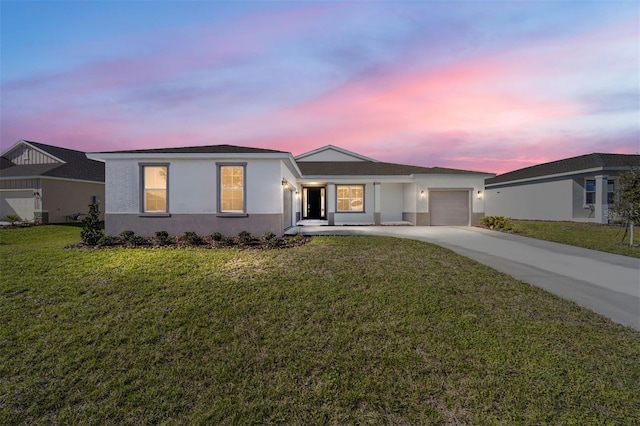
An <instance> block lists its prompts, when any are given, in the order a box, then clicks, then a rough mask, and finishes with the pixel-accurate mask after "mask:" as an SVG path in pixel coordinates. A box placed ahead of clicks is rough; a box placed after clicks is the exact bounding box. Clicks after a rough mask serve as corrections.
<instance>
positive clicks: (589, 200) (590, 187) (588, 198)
mask: <svg viewBox="0 0 640 426" xmlns="http://www.w3.org/2000/svg"><path fill="white" fill-rule="evenodd" d="M584 203H585V204H595V203H596V180H595V179H586V180H585V181H584Z"/></svg>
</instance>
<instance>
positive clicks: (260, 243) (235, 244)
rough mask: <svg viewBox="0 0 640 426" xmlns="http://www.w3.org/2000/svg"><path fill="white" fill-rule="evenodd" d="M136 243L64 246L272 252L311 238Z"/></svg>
mask: <svg viewBox="0 0 640 426" xmlns="http://www.w3.org/2000/svg"><path fill="white" fill-rule="evenodd" d="M137 238H138V241H136V242H135V243H132V242H130V241H128V240H126V239H124V238H122V237H114V238H113V240H112V241H109V242H108V243H107V244H96V245H89V244H85V243H77V244H71V245H69V246H66V247H65V248H66V249H70V250H105V249H114V248H127V249H187V248H202V249H240V250H274V249H287V248H293V247H298V246H301V245H304V244H306V243H308V242H309V241H311V237H308V236H303V235H295V236H284V237H280V239H279V244H273V243H272V244H269V243H268V242H267V241H264V240H263V239H261V238H260V239H258V238H254V239H252V240H251V242H249V243H241V242H240V241H239V239H238V237H227V239H226V241H215V240H214V239H213V238H211V236H201V237H200V239H201V242H200V243H199V244H191V243H189V242H188V241H186V240H185V239H184V237H179V236H174V237H170V238H169V242H168V243H167V244H160V243H159V242H158V240H157V239H156V238H155V237H137Z"/></svg>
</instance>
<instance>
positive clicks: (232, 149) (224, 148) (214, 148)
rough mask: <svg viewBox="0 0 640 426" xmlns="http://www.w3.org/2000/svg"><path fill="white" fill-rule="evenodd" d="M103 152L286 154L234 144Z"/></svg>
mask: <svg viewBox="0 0 640 426" xmlns="http://www.w3.org/2000/svg"><path fill="white" fill-rule="evenodd" d="M103 154H288V153H287V152H285V151H277V150H275V149H264V148H250V147H246V146H235V145H205V146H186V147H178V148H151V149H133V150H128V151H109V152H104V153H103Z"/></svg>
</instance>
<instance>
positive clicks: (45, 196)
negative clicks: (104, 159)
mask: <svg viewBox="0 0 640 426" xmlns="http://www.w3.org/2000/svg"><path fill="white" fill-rule="evenodd" d="M102 200H104V163H101V162H99V161H94V160H90V159H88V158H87V156H86V154H85V153H84V152H81V151H76V150H72V149H67V148H60V147H57V146H52V145H46V144H43V143H38V142H30V141H25V140H21V141H18V142H17V143H16V144H15V145H13V146H12V147H10V148H9V149H7V150H6V151H4V152H3V153H2V154H1V155H0V220H2V219H3V218H4V217H5V216H7V215H18V216H20V218H22V219H23V220H26V221H37V222H42V223H63V222H68V221H70V220H74V219H76V220H77V218H78V216H77V215H78V213H83V214H86V213H87V212H88V210H89V205H90V204H93V203H95V202H100V201H102Z"/></svg>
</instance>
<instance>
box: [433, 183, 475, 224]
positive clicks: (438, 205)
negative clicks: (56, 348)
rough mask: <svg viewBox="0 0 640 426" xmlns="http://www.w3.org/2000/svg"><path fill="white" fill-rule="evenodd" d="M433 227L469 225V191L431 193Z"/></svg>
mask: <svg viewBox="0 0 640 426" xmlns="http://www.w3.org/2000/svg"><path fill="white" fill-rule="evenodd" d="M429 212H430V213H431V214H430V216H431V225H441V226H467V225H469V191H429Z"/></svg>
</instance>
